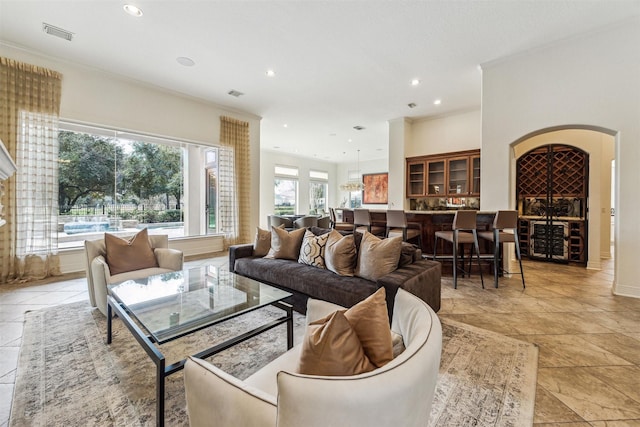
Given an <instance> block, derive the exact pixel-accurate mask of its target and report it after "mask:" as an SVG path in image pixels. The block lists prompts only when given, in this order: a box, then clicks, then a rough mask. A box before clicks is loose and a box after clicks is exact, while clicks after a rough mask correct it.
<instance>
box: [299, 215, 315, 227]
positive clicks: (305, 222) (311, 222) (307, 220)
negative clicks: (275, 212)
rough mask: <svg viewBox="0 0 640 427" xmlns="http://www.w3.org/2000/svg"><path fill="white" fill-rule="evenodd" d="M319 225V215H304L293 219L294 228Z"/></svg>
mask: <svg viewBox="0 0 640 427" xmlns="http://www.w3.org/2000/svg"><path fill="white" fill-rule="evenodd" d="M317 226H318V217H317V216H303V217H301V218H298V219H296V220H295V221H293V228H295V229H298V228H305V227H317Z"/></svg>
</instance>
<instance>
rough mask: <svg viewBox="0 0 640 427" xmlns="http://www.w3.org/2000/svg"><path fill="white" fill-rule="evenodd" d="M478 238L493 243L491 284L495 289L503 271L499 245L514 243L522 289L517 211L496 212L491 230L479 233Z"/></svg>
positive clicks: (523, 286)
mask: <svg viewBox="0 0 640 427" xmlns="http://www.w3.org/2000/svg"><path fill="white" fill-rule="evenodd" d="M478 237H480V238H481V239H484V240H488V241H490V242H492V243H493V283H494V285H495V287H496V288H497V287H498V275H499V272H500V271H504V269H503V268H502V265H501V262H500V261H501V260H500V243H515V246H516V258H518V263H519V264H520V276H522V288H523V289H524V288H525V285H524V272H523V271H522V257H521V256H520V240H519V239H518V211H498V213H496V216H495V217H494V218H493V230H491V231H480V232H479V233H478ZM504 272H506V273H507V274H518V273H509V272H508V271H504Z"/></svg>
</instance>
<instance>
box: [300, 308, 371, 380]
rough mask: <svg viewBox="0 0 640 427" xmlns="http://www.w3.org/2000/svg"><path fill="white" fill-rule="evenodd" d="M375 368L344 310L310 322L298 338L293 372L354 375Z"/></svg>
mask: <svg viewBox="0 0 640 427" xmlns="http://www.w3.org/2000/svg"><path fill="white" fill-rule="evenodd" d="M374 369H375V366H374V365H372V364H371V362H370V361H369V359H368V358H367V356H366V355H365V354H364V351H363V349H362V345H361V344H360V340H358V335H357V334H356V332H355V331H354V330H353V328H352V327H351V325H350V324H349V322H348V321H347V319H346V317H345V316H344V311H336V312H334V313H332V314H330V315H328V316H327V317H325V318H323V319H319V320H316V321H315V322H311V323H310V324H309V326H308V327H307V332H306V334H305V336H304V339H303V341H302V348H301V350H300V360H299V362H298V369H297V372H298V373H301V374H307V375H331V376H335V375H357V374H361V373H364V372H369V371H372V370H374Z"/></svg>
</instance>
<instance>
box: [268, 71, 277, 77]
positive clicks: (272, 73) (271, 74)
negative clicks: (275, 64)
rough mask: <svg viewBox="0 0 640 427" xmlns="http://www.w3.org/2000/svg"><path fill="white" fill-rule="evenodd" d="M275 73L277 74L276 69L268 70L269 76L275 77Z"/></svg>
mask: <svg viewBox="0 0 640 427" xmlns="http://www.w3.org/2000/svg"><path fill="white" fill-rule="evenodd" d="M275 75H276V72H275V71H273V70H267V76H269V77H273V76H275Z"/></svg>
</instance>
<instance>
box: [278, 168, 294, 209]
mask: <svg viewBox="0 0 640 427" xmlns="http://www.w3.org/2000/svg"><path fill="white" fill-rule="evenodd" d="M274 172H275V180H274V195H275V200H274V213H275V214H276V215H294V214H295V213H296V212H297V210H298V209H297V207H298V168H295V167H290V166H276V167H275V169H274Z"/></svg>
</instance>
